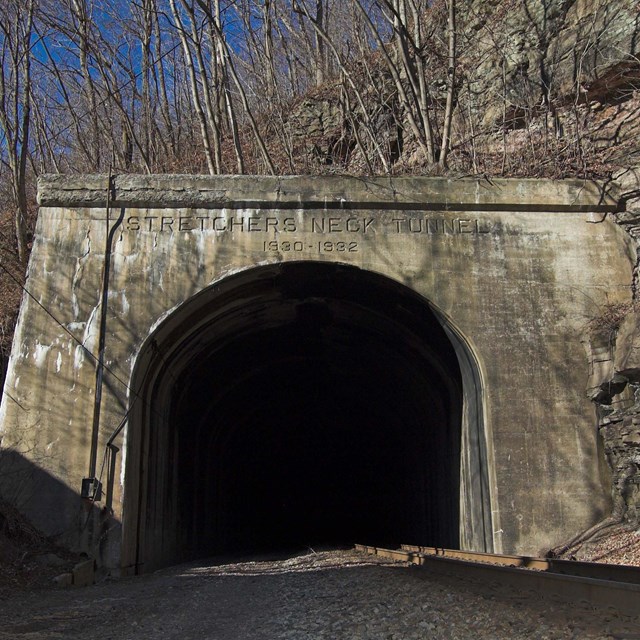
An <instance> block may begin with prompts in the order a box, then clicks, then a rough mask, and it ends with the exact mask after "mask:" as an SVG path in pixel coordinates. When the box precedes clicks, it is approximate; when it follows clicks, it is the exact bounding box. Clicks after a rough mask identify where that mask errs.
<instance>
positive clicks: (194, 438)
mask: <svg viewBox="0 0 640 640" xmlns="http://www.w3.org/2000/svg"><path fill="white" fill-rule="evenodd" d="M138 360H139V362H138V365H137V367H136V372H135V374H134V380H135V381H137V382H138V386H137V387H136V388H140V389H141V390H142V396H143V399H144V401H143V402H139V403H138V409H137V411H136V412H134V413H133V416H132V420H131V423H130V426H129V430H130V433H131V434H132V435H130V436H129V438H130V440H129V441H128V447H129V449H130V452H129V453H128V457H129V458H130V459H129V460H128V466H127V485H126V486H125V521H126V520H127V513H129V516H128V517H129V523H131V521H132V516H133V517H134V518H135V525H131V524H129V527H130V531H131V530H132V528H134V529H135V532H134V533H132V534H130V539H131V538H134V537H135V547H136V551H135V555H136V557H135V563H136V566H137V567H138V570H140V571H142V570H144V571H146V570H149V569H151V568H155V567H158V566H163V565H168V564H172V563H175V562H179V561H185V560H189V559H195V558H198V557H206V556H210V555H216V554H223V553H229V552H253V551H260V552H264V551H275V550H285V549H302V548H305V547H312V548H313V547H315V546H316V545H325V544H326V545H350V544H353V543H354V542H362V543H365V544H371V545H378V546H389V545H393V546H395V545H398V544H400V543H412V544H420V545H427V546H441V547H449V548H457V547H458V546H459V543H460V526H461V525H460V518H461V514H460V495H461V487H460V477H461V462H460V460H461V424H462V415H463V384H462V375H461V370H460V365H459V364H458V358H457V356H456V351H455V349H454V347H453V345H452V343H451V341H450V339H449V337H448V335H447V333H446V332H445V330H444V329H443V327H442V325H441V324H440V322H439V321H438V318H437V317H436V315H435V314H434V312H433V311H432V310H431V308H430V306H429V304H428V303H427V302H426V300H425V299H423V298H421V297H420V296H418V295H417V294H416V293H415V292H414V291H412V290H411V289H409V288H408V287H405V286H404V285H401V284H399V283H397V282H395V281H392V280H390V279H388V278H386V277H384V276H380V275H376V274H373V273H371V272H367V271H363V270H360V269H357V268H354V267H348V266H344V265H335V264H326V263H310V262H300V263H285V264H280V265H276V266H270V267H257V268H254V269H251V270H249V271H248V272H243V273H242V274H238V275H236V276H230V277H229V278H225V280H224V281H222V282H221V283H220V284H219V285H216V286H214V287H212V288H211V289H208V290H207V291H205V292H203V293H202V294H199V295H198V296H197V300H196V301H195V302H193V303H191V304H190V303H187V304H186V305H185V308H184V309H182V308H181V309H178V310H177V311H175V312H174V313H173V314H172V315H171V316H170V318H169V319H168V320H166V321H165V322H164V323H163V325H162V327H161V330H159V331H158V332H157V333H156V334H155V335H154V336H153V338H152V339H151V340H149V341H148V344H147V346H146V347H145V349H144V350H143V353H141V356H140V357H139V359H138ZM128 500H129V501H130V502H129V504H131V502H132V501H133V500H135V505H136V507H135V509H132V508H130V509H129V512H127V501H128ZM125 524H126V523H125Z"/></svg>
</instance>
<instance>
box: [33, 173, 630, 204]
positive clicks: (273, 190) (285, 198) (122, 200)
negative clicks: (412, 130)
mask: <svg viewBox="0 0 640 640" xmlns="http://www.w3.org/2000/svg"><path fill="white" fill-rule="evenodd" d="M108 191H109V179H108V176H106V175H89V176H87V175H83V176H65V175H43V176H40V178H39V180H38V202H39V204H40V206H46V207H104V206H106V204H107V194H108ZM109 197H110V202H111V204H112V206H114V207H154V208H173V207H198V208H213V209H215V208H257V209H360V208H369V209H370V208H376V209H393V210H398V209H413V210H416V209H418V210H432V211H447V210H451V211H481V210H488V211H557V212H562V211H585V212H602V213H606V212H613V211H617V210H618V201H617V199H616V197H615V194H612V193H611V192H610V191H607V190H606V189H605V188H604V187H603V185H601V184H598V183H596V182H588V181H580V180H536V179H529V180H507V179H495V180H493V179H492V180H487V179H482V180H477V179H470V178H461V179H447V178H423V177H374V178H356V177H346V176H286V177H271V176H197V175H171V174H165V175H153V176H141V175H117V176H112V179H111V193H110V196H109Z"/></svg>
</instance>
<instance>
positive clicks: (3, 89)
mask: <svg viewBox="0 0 640 640" xmlns="http://www.w3.org/2000/svg"><path fill="white" fill-rule="evenodd" d="M34 12H35V0H27V2H26V4H25V3H23V2H21V1H20V0H10V1H8V2H7V4H6V5H5V12H4V13H3V14H2V16H0V39H1V42H0V55H1V56H2V60H1V62H2V64H0V127H1V133H2V137H3V141H4V144H3V146H2V155H1V156H0V158H1V160H2V163H3V164H7V165H8V167H9V169H10V173H11V187H12V191H13V195H14V201H15V216H14V228H15V239H16V246H17V251H18V257H19V259H20V261H21V262H23V263H25V262H26V259H27V234H28V227H29V225H28V219H29V203H28V200H27V159H28V156H29V145H30V142H31V140H30V134H31V99H32V94H31V92H32V84H31V80H32V78H31V46H32V36H33V20H34Z"/></svg>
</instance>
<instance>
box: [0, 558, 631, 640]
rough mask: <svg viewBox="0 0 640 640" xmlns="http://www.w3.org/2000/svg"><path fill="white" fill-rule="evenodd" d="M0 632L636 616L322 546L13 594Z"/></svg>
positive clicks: (601, 630)
mask: <svg viewBox="0 0 640 640" xmlns="http://www.w3.org/2000/svg"><path fill="white" fill-rule="evenodd" d="M634 625H635V626H634ZM0 638H2V639H4V638H11V639H12V640H20V639H23V638H24V639H25V640H26V639H29V640H40V639H47V640H48V639H54V638H56V639H57V638H78V639H82V638H87V639H89V638H91V639H92V640H107V639H111V638H113V639H114V640H115V639H118V640H128V639H132V640H133V639H136V640H137V639H144V638H153V639H154V640H155V639H157V638H162V639H165V638H167V639H171V638H176V639H178V638H180V640H190V639H194V640H195V639H198V640H200V639H202V640H205V639H210V640H258V639H260V640H267V639H268V640H276V639H283V640H284V639H288V640H303V639H313V640H315V639H325V638H326V639H332V640H339V639H345V640H346V639H349V640H414V639H415V640H417V639H420V640H423V639H427V638H428V639H440V638H443V639H444V638H447V639H456V638H461V639H489V638H490V639H492V640H500V639H502V638H504V639H505V640H506V639H508V640H518V639H521V638H522V639H525V638H526V639H542V638H554V639H555V638H573V639H576V640H577V639H583V638H612V639H623V638H625V639H629V640H631V639H632V638H635V639H636V640H637V639H640V621H639V620H637V619H636V620H633V621H632V620H629V619H619V618H617V617H615V616H614V615H612V614H610V613H606V612H598V611H593V610H587V609H570V608H569V607H567V606H564V605H560V604H555V603H549V602H543V601H540V600H536V601H533V602H532V601H528V600H527V599H526V597H524V596H523V595H519V594H517V593H514V594H511V596H510V597H506V596H500V595H498V594H497V592H494V591H493V590H492V588H491V586H490V585H488V586H487V589H486V592H485V593H483V594H482V595H480V594H479V593H478V592H477V590H474V589H470V588H467V587H466V586H465V585H464V583H461V582H454V581H452V580H447V581H444V582H443V581H438V580H436V579H435V578H430V577H428V576H426V574H425V572H424V571H423V570H422V571H421V570H420V569H418V568H416V567H408V566H406V565H405V564H403V563H393V562H389V561H385V560H380V559H377V558H371V557H368V556H364V555H360V554H356V553H354V552H350V551H325V552H319V553H308V554H306V555H302V556H294V557H288V558H287V557H281V558H280V559H267V558H262V559H260V560H253V561H249V562H234V563H226V564H207V563H199V564H190V565H183V566H179V567H173V568H171V569H167V570H163V571H160V572H157V573H155V574H151V575H147V576H142V577H138V578H131V579H124V580H119V581H113V582H107V583H102V584H99V585H95V586H93V587H87V588H83V589H60V590H52V589H49V590H38V591H32V592H29V593H17V594H14V595H12V596H10V597H8V598H5V599H4V600H3V601H0Z"/></svg>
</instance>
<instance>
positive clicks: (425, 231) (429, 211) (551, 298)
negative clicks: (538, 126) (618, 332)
mask: <svg viewBox="0 0 640 640" xmlns="http://www.w3.org/2000/svg"><path fill="white" fill-rule="evenodd" d="M111 187H112V188H111V190H110V194H109V198H110V204H111V206H112V210H111V212H110V218H111V221H112V222H111V224H113V220H114V219H115V218H116V217H117V215H118V214H119V212H120V210H119V208H120V207H124V208H125V211H124V220H123V224H122V226H121V227H120V229H119V230H118V233H117V234H116V237H115V243H114V248H113V260H112V273H111V278H110V286H109V299H108V305H109V308H108V321H107V322H108V324H107V338H106V365H107V367H108V371H107V372H106V373H105V387H104V392H103V403H102V412H101V419H100V440H99V460H98V470H100V464H101V463H102V455H103V453H102V452H103V451H104V447H105V444H106V442H107V440H108V439H109V437H110V436H111V434H112V433H113V432H114V430H115V429H116V428H117V427H118V425H119V424H120V423H121V421H122V420H123V418H124V417H125V414H126V412H127V410H128V407H129V404H130V402H131V397H132V393H131V392H130V390H129V389H128V388H127V385H129V381H130V379H131V375H132V371H133V368H134V365H135V359H136V354H137V353H138V351H139V349H140V348H141V345H142V344H143V343H144V341H145V339H146V338H147V337H148V336H149V334H150V333H151V332H152V331H153V329H154V327H156V326H157V325H158V323H159V321H160V320H161V319H163V318H165V317H167V314H169V313H170V312H171V311H172V310H174V309H176V308H178V307H179V305H181V304H182V303H184V302H185V301H187V300H189V299H190V298H191V297H192V296H193V295H195V294H196V293H198V292H200V291H202V290H203V289H205V288H207V287H209V286H210V285H212V284H214V283H216V282H220V281H221V280H223V279H224V278H225V276H227V275H229V274H233V273H236V272H238V271H239V270H243V269H248V268H251V267H254V266H257V265H265V264H273V263H279V262H284V261H291V260H296V261H297V260H312V261H320V262H325V261H328V262H340V263H345V264H350V265H353V266H357V267H359V268H361V269H365V270H369V271H372V272H375V273H379V274H383V275H385V276H387V277H389V278H391V279H393V280H395V281H397V282H399V283H402V284H404V285H406V286H408V287H410V288H411V289H413V290H415V291H416V292H417V293H419V294H420V295H422V296H424V298H426V299H427V300H429V301H430V302H431V303H432V304H433V305H434V306H435V308H436V309H437V310H438V311H439V312H440V313H441V314H443V316H444V317H446V318H447V319H448V320H449V322H450V323H451V326H452V327H454V328H455V330H456V331H457V332H459V334H460V335H461V336H463V337H464V339H465V340H466V342H467V343H468V344H469V346H470V349H471V350H472V352H473V355H474V357H475V359H476V360H477V363H478V366H479V369H480V372H481V376H482V382H483V389H482V396H483V406H484V414H485V415H484V428H485V429H486V433H485V436H486V441H487V446H488V449H489V452H488V462H487V464H488V467H489V468H488V477H489V479H490V483H491V506H492V511H493V523H494V526H495V531H494V547H495V549H496V550H504V551H505V552H510V551H516V552H525V553H537V552H539V551H540V550H542V549H545V548H549V547H552V546H554V545H556V544H558V543H559V542H561V541H562V540H564V539H566V538H568V537H570V536H571V535H573V534H575V533H577V532H579V531H581V530H583V529H585V528H586V527H588V526H590V525H591V524H594V523H595V522H597V521H598V520H599V519H600V518H602V517H603V516H604V515H606V513H607V512H608V510H609V509H610V496H609V493H610V491H609V487H608V486H607V481H608V478H607V476H606V471H605V469H604V464H603V456H602V454H601V452H600V450H599V442H598V434H597V429H596V419H595V415H594V409H593V406H592V404H591V402H590V400H589V399H588V398H587V396H586V393H585V389H586V386H587V376H588V369H587V359H586V354H585V350H584V347H583V345H582V344H581V339H582V338H583V336H584V333H585V330H586V328H587V325H588V323H589V321H590V319H592V318H594V317H595V316H597V315H598V314H599V313H600V309H601V308H602V307H603V306H604V305H605V304H607V303H626V302H628V301H630V299H631V283H632V269H633V265H634V264H635V249H634V248H633V247H632V244H631V242H630V240H629V239H628V237H627V236H626V234H625V233H624V232H623V231H622V230H621V229H620V228H619V227H618V226H617V225H615V224H614V223H613V222H611V221H610V220H609V219H608V218H607V215H606V214H607V212H609V211H613V210H614V209H615V203H614V202H613V201H612V200H611V199H610V198H608V197H604V196H602V194H601V193H600V191H599V189H598V188H597V187H596V186H595V185H592V184H589V183H582V182H545V181H494V182H491V183H489V182H486V181H474V180H458V181H455V180H441V179H422V178H394V179H371V180H369V179H356V178H348V179H347V178H312V177H305V178H297V177H293V178H280V179H277V178H255V177H238V178H233V177H222V178H208V177H193V176H158V177H153V176H150V177H135V176H118V177H116V178H115V179H114V182H113V184H112V185H111ZM108 191H109V190H108V183H107V179H106V178H105V177H104V176H87V177H80V178H65V177H45V178H43V179H42V180H41V183H40V195H39V197H40V204H41V209H40V215H39V220H38V227H37V232H36V238H35V243H34V248H33V253H32V258H31V262H30V266H29V273H28V280H27V285H26V287H27V289H28V291H29V292H30V294H31V297H30V296H25V298H24V300H23V305H22V310H21V315H20V321H19V324H18V328H17V331H16V338H15V343H14V349H13V353H12V356H11V363H10V370H9V374H8V377H7V382H6V386H5V390H6V392H7V394H5V396H4V397H3V404H2V408H1V414H0V419H1V425H2V426H1V429H2V431H1V433H2V446H3V448H4V449H5V450H11V451H12V453H11V459H12V461H13V464H12V465H8V464H5V467H4V468H5V473H4V475H3V477H2V485H3V492H4V494H5V495H8V496H9V497H10V498H11V497H13V499H14V500H15V501H17V502H19V503H20V506H21V508H22V509H24V510H25V512H27V513H28V514H29V515H30V516H31V517H32V518H33V519H34V521H35V522H36V523H37V524H38V525H39V526H41V527H42V528H43V529H44V530H46V531H48V532H50V533H55V534H59V535H61V536H62V537H63V538H64V539H66V540H67V541H70V542H72V543H75V544H79V541H80V539H81V535H79V530H80V529H81V528H82V526H84V525H83V523H84V522H86V521H87V516H86V506H84V507H83V506H82V504H81V501H80V500H79V498H78V497H77V494H78V492H79V490H80V485H81V480H82V478H83V477H84V476H86V475H87V469H88V459H89V449H90V439H91V422H92V410H93V400H94V384H95V383H94V376H95V360H94V358H93V357H91V356H90V355H89V353H92V354H94V355H95V354H96V353H97V338H98V321H99V315H100V314H99V311H100V309H99V304H100V289H101V270H102V266H103V261H104V247H105V238H106V229H107V223H106V208H105V207H106V204H107V193H108ZM45 310H48V311H49V312H50V313H51V315H49V314H47V313H46V312H45ZM52 316H54V317H55V320H54V319H53V318H52ZM116 442H117V444H118V446H119V447H124V449H125V451H124V453H125V455H126V442H127V434H126V432H125V433H123V434H121V435H120V436H118V440H117V441H116ZM4 459H5V460H8V459H9V456H7V455H5V457H4ZM116 464H117V469H116V473H117V477H118V478H119V479H120V486H116V487H114V496H113V499H114V501H113V505H112V506H113V510H114V512H113V517H111V516H110V515H109V514H103V518H102V521H101V524H100V525H99V526H101V527H102V528H103V532H104V531H106V530H107V529H108V528H109V527H112V528H113V531H114V532H116V533H117V531H118V529H119V526H120V520H121V517H122V513H123V505H124V504H125V503H126V500H127V496H126V495H124V494H123V491H122V486H123V480H124V479H123V473H124V472H123V469H124V465H123V457H122V456H119V457H118V458H117V459H116ZM9 466H11V469H10V470H14V469H15V470H16V473H17V475H15V476H12V477H11V478H14V477H15V478H17V480H18V482H17V483H15V482H11V478H9V474H8V471H7V468H8V467H9ZM0 473H2V472H1V471H0ZM47 479H50V481H51V483H52V485H53V484H55V486H57V487H59V488H60V490H59V491H58V492H57V493H56V494H55V496H54V497H53V498H52V496H51V494H50V493H48V492H47V487H48V486H49V485H48V484H47V481H46V480H47ZM89 520H91V519H90V518H89ZM91 535H93V536H96V533H95V532H94V533H92V534H91ZM114 540H115V542H114ZM398 542H405V541H398ZM110 544H114V545H115V546H114V547H113V548H112V549H110V550H107V551H106V552H105V553H106V554H107V556H109V557H111V559H113V557H114V556H117V553H118V551H117V535H116V536H111V537H110ZM103 551H104V550H103Z"/></svg>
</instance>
